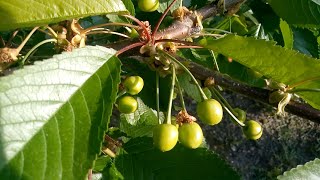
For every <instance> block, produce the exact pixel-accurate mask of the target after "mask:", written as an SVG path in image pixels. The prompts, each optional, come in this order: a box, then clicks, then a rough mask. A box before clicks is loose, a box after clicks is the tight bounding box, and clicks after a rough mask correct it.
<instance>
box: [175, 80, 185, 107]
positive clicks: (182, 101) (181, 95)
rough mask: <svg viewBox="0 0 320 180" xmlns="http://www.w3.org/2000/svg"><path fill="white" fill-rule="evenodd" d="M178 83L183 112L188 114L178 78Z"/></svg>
mask: <svg viewBox="0 0 320 180" xmlns="http://www.w3.org/2000/svg"><path fill="white" fill-rule="evenodd" d="M176 83H177V87H178V91H179V96H180V102H181V106H182V109H183V111H185V112H187V109H186V105H185V103H184V99H183V93H182V89H181V86H180V83H179V80H178V77H177V76H176Z"/></svg>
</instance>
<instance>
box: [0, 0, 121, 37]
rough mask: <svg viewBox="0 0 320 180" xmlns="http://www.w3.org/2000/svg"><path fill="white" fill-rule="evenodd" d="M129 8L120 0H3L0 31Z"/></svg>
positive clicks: (0, 11) (0, 12)
mask: <svg viewBox="0 0 320 180" xmlns="http://www.w3.org/2000/svg"><path fill="white" fill-rule="evenodd" d="M120 11H123V12H124V11H126V7H125V5H124V4H123V3H122V1H121V0H94V1H90V0H74V1H66V0H46V1H41V0H25V1H21V0H10V1H6V0H2V1H0V19H1V21H0V31H4V30H10V29H16V28H21V27H33V26H38V25H45V24H51V23H56V22H59V21H63V20H67V19H72V18H79V17H86V16H93V15H100V14H107V13H116V12H120Z"/></svg>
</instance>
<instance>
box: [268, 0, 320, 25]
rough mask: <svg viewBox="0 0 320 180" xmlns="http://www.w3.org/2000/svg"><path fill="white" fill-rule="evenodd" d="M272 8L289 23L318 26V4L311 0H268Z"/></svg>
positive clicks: (319, 17)
mask: <svg viewBox="0 0 320 180" xmlns="http://www.w3.org/2000/svg"><path fill="white" fill-rule="evenodd" d="M268 2H269V4H270V6H271V7H272V9H273V10H274V11H275V12H276V13H277V14H278V15H279V16H280V17H281V18H282V19H284V20H285V21H287V22H288V23H289V24H295V25H298V26H302V27H320V25H319V24H320V6H319V4H316V3H315V2H314V1H313V0H281V1H279V0H268Z"/></svg>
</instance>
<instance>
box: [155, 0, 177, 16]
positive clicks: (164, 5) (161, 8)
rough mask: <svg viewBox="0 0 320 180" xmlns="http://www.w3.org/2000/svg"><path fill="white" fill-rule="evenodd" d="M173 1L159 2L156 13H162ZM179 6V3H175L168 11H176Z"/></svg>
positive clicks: (161, 0) (164, 0) (163, 0)
mask: <svg viewBox="0 0 320 180" xmlns="http://www.w3.org/2000/svg"><path fill="white" fill-rule="evenodd" d="M172 1H173V0H159V3H160V4H159V8H158V9H157V11H158V12H160V13H163V12H164V11H165V10H166V9H167V8H168V6H169V5H170V3H172ZM179 6H180V1H176V2H175V3H174V4H173V6H172V7H171V9H170V11H171V12H172V11H173V10H175V9H177V8H178V7H179Z"/></svg>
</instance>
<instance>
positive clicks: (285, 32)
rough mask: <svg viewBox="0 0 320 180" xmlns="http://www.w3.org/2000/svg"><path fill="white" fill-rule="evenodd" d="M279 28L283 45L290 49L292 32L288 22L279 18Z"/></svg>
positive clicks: (291, 46)
mask: <svg viewBox="0 0 320 180" xmlns="http://www.w3.org/2000/svg"><path fill="white" fill-rule="evenodd" d="M280 30H281V33H282V37H283V41H284V47H286V48H288V49H292V48H293V32H292V30H291V28H290V26H289V24H288V23H287V22H286V21H284V20H282V19H281V20H280Z"/></svg>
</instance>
